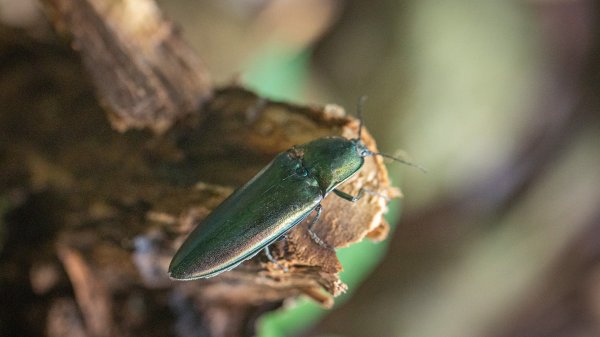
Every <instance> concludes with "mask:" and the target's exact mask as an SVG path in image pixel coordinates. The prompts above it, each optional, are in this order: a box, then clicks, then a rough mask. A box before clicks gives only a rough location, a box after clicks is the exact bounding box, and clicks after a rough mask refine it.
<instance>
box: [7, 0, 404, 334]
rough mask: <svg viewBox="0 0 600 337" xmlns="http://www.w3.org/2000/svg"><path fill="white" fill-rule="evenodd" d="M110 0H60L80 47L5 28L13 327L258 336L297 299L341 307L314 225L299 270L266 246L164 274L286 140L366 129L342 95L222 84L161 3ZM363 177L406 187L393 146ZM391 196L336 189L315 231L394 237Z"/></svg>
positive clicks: (298, 239) (279, 247) (292, 242)
mask: <svg viewBox="0 0 600 337" xmlns="http://www.w3.org/2000/svg"><path fill="white" fill-rule="evenodd" d="M106 3H107V2H104V1H96V0H88V1H69V0H56V1H55V0H48V1H46V4H47V5H48V8H50V10H51V13H52V20H53V22H54V23H56V26H57V27H59V28H60V29H59V30H60V31H62V32H67V33H68V36H70V38H71V39H72V40H71V41H72V43H71V44H72V46H73V47H75V49H76V50H77V52H78V53H77V54H74V53H72V52H71V51H69V50H68V48H67V47H66V46H65V45H64V44H63V43H61V42H57V41H52V42H47V41H44V42H41V41H38V40H35V39H31V38H29V37H27V36H26V35H25V34H23V33H22V32H16V31H11V30H7V29H2V30H1V31H0V32H1V33H0V58H1V59H2V61H3V62H1V63H0V64H2V65H3V73H5V75H6V76H3V77H2V78H0V102H2V105H3V110H4V111H3V113H2V115H1V117H0V130H1V133H0V134H1V136H0V137H1V144H0V158H2V160H1V161H0V170H1V172H3V174H2V176H1V178H0V187H1V194H0V197H1V198H2V207H0V211H1V212H2V213H1V215H2V216H3V219H4V221H3V225H4V226H3V228H4V230H3V233H4V234H0V239H3V242H4V243H3V244H2V245H1V246H0V249H1V251H0V274H1V275H2V276H1V277H0V285H1V287H0V293H1V294H0V297H1V298H3V301H5V305H4V306H3V308H2V309H0V310H2V311H1V312H0V314H1V316H0V323H1V324H0V334H1V335H14V334H15V333H23V332H26V333H29V334H47V335H49V336H67V335H68V336H117V335H118V336H139V335H144V336H165V335H173V334H176V335H182V336H183V335H185V336H188V335H201V336H251V335H253V334H254V321H255V320H256V318H258V317H259V316H260V314H262V313H264V312H266V311H269V310H273V309H275V308H277V307H279V306H280V305H281V304H282V303H283V301H285V300H288V299H293V298H295V297H297V296H299V295H307V296H309V297H311V298H313V299H314V300H316V301H317V302H319V303H321V304H323V305H324V306H330V305H331V304H332V303H333V297H335V296H337V295H339V294H340V293H342V292H344V291H345V290H346V286H345V285H344V284H343V283H342V282H341V280H340V279H339V272H340V271H341V269H342V266H341V265H340V263H339V261H338V259H337V257H336V254H335V251H334V250H331V249H326V248H323V247H321V246H319V245H317V244H316V243H314V242H313V241H312V240H311V239H310V237H309V235H308V233H307V230H306V226H307V224H306V223H302V224H300V225H298V226H297V227H296V228H294V229H293V230H292V231H291V232H290V233H289V234H288V238H287V240H286V242H278V243H276V244H274V245H273V247H272V253H273V255H274V257H275V258H276V259H277V260H278V261H279V263H280V264H282V265H285V266H286V267H287V268H288V269H289V271H288V272H284V271H282V270H281V269H280V268H279V267H278V266H276V265H274V264H273V263H271V262H269V260H268V259H267V258H266V257H265V256H264V255H262V254H259V255H258V256H256V257H255V258H253V259H252V260H249V261H246V262H244V263H243V264H242V265H240V266H239V267H237V268H235V269H234V270H232V271H230V272H226V273H223V274H220V275H219V276H217V277H213V278H210V279H206V280H199V281H193V282H174V281H171V280H170V279H169V278H168V276H167V272H166V270H167V267H168V264H169V261H170V259H171V257H172V256H173V254H174V252H175V250H176V249H177V248H178V247H179V246H180V244H181V243H182V242H183V239H184V238H185V237H186V235H187V234H188V233H189V231H190V230H191V229H192V228H193V227H194V226H196V225H197V224H198V223H199V222H201V220H202V219H203V218H204V217H205V216H206V215H207V214H208V213H210V211H211V209H213V208H214V207H216V206H217V205H218V204H219V203H220V202H221V201H222V200H224V198H225V197H227V196H228V195H229V194H230V193H231V192H232V191H233V190H234V189H235V187H237V186H240V185H241V184H243V183H244V182H246V181H247V180H249V179H250V178H251V177H252V176H253V175H254V174H256V173H257V172H258V171H259V170H260V169H261V168H262V167H264V166H265V165H266V164H267V163H268V162H269V161H270V160H271V159H272V158H273V157H274V156H275V154H277V153H278V152H281V151H284V150H286V149H288V148H289V147H291V146H292V145H294V144H301V143H305V142H307V141H310V140H312V139H315V138H318V137H323V136H327V135H339V136H344V137H347V138H351V137H356V135H357V131H358V121H357V120H356V119H354V118H351V117H348V116H346V115H345V113H344V111H343V109H342V108H340V107H337V106H334V105H328V106H325V107H306V106H297V105H292V104H288V103H283V102H273V101H270V100H268V99H265V98H262V97H259V96H257V95H256V94H254V93H252V92H251V91H248V90H246V89H244V88H242V87H239V86H235V85H234V86H229V87H225V88H220V89H214V88H213V87H212V85H211V84H210V82H209V80H208V78H209V76H208V72H207V71H206V69H205V68H204V66H203V64H202V62H201V61H200V59H199V58H198V57H197V56H196V55H195V54H194V53H193V52H192V51H191V49H190V48H189V47H188V46H187V44H186V43H185V42H184V41H183V40H182V39H181V37H180V36H179V35H178V34H177V31H176V30H174V29H173V28H172V27H173V25H172V24H171V23H169V22H168V21H166V20H165V19H164V17H163V16H162V15H161V13H160V11H159V10H158V9H157V8H156V7H155V5H154V3H152V2H150V1H129V0H122V1H111V2H109V3H110V5H106ZM140 6H141V7H140ZM131 15H140V16H141V17H139V18H137V17H136V18H134V19H132V17H131ZM79 57H80V58H79ZM80 61H82V62H81V63H80ZM82 65H83V66H82ZM86 74H87V75H86ZM88 75H89V76H88ZM16 79H18V81H16ZM94 93H95V95H96V96H97V97H98V98H97V99H95V98H94ZM98 102H101V103H102V104H101V105H99V103H98ZM101 106H102V108H101ZM106 116H108V120H109V121H110V123H108V122H107V118H106ZM115 129H116V130H118V131H120V132H116V131H115ZM125 131H127V132H125ZM362 137H363V141H364V142H365V143H366V144H367V145H368V147H369V148H370V149H372V150H373V151H375V150H376V145H375V142H374V140H373V139H372V138H371V136H370V135H369V133H368V132H364V131H363V133H362ZM361 187H364V188H367V189H370V190H374V191H377V192H379V193H380V194H382V195H384V196H387V197H388V198H393V197H396V196H398V195H399V191H398V190H397V189H395V188H393V187H390V185H389V181H388V177H387V172H386V170H385V167H384V165H383V162H382V160H381V158H380V157H368V158H366V163H365V166H364V167H363V169H362V170H361V172H360V173H359V174H357V175H356V176H355V177H353V178H352V180H351V181H349V182H347V183H346V184H345V185H343V187H342V190H344V191H346V192H348V193H352V194H356V193H357V192H358V190H359V189H360V188H361ZM387 202H388V201H387V200H386V199H385V198H382V197H379V196H373V195H367V196H366V197H364V198H362V199H361V200H359V201H358V202H356V203H354V204H352V203H349V202H347V201H344V200H341V199H340V198H334V197H329V198H327V199H326V200H325V201H324V202H323V208H324V213H323V216H322V217H321V220H320V221H319V223H318V224H317V226H316V232H317V233H318V235H319V236H320V237H321V238H323V239H324V241H326V242H327V243H328V244H329V245H331V246H333V247H336V248H337V247H346V246H348V245H350V244H352V243H355V242H359V241H361V240H362V239H363V238H364V237H365V236H367V237H369V238H371V239H373V240H381V239H383V238H385V236H386V234H387V229H388V225H387V223H386V222H385V220H384V219H383V218H382V214H383V213H384V212H385V210H386V205H387ZM4 299H5V300H4Z"/></svg>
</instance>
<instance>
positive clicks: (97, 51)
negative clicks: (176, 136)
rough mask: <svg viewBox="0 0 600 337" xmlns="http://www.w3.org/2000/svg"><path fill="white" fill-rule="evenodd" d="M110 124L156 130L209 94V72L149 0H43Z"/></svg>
mask: <svg viewBox="0 0 600 337" xmlns="http://www.w3.org/2000/svg"><path fill="white" fill-rule="evenodd" d="M44 2H45V3H46V4H47V5H48V8H49V9H50V10H51V11H52V17H53V19H54V21H55V25H56V26H58V27H59V28H61V29H63V30H66V31H67V32H68V33H69V34H70V36H72V38H73V47H74V48H75V49H76V50H78V51H79V52H80V53H81V57H82V59H83V62H84V64H85V66H86V69H87V71H88V73H89V74H90V75H91V77H92V80H93V81H94V84H95V86H96V89H97V90H98V96H99V98H100V101H101V102H102V103H103V105H104V106H105V107H106V108H107V110H108V111H109V112H110V114H109V117H110V119H111V122H112V123H113V127H115V128H116V129H118V130H121V131H125V130H127V129H129V128H151V129H153V130H154V131H156V132H163V131H165V130H166V129H168V128H169V127H170V126H171V125H172V124H173V123H174V122H175V121H177V120H178V119H180V118H182V117H184V116H186V115H188V114H190V113H191V112H193V111H196V110H198V108H199V107H200V104H201V103H202V102H203V101H204V100H206V99H207V98H208V97H210V95H211V90H212V88H211V84H210V80H209V75H208V71H207V70H206V68H205V67H204V65H203V63H202V62H201V61H200V59H199V58H198V56H197V55H196V54H195V53H194V52H193V51H192V49H191V48H190V46H189V45H188V44H187V43H186V42H185V41H183V39H182V38H181V36H180V35H179V34H178V33H177V31H176V30H175V28H174V26H173V24H172V23H171V22H169V21H167V20H166V19H165V18H164V17H163V15H162V13H161V12H160V10H159V9H158V7H157V6H156V3H154V1H152V0H136V1H132V0H119V1H104V0H85V1H81V0H45V1H44Z"/></svg>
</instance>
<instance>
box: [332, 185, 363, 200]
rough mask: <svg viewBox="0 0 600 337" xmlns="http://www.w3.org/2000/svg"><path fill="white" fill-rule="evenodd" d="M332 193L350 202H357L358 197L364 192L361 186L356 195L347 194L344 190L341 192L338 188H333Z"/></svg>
mask: <svg viewBox="0 0 600 337" xmlns="http://www.w3.org/2000/svg"><path fill="white" fill-rule="evenodd" d="M333 193H335V194H336V195H337V196H338V197H340V198H342V199H345V200H348V201H350V202H357V201H358V200H359V199H360V198H362V197H363V195H364V193H365V189H364V188H361V189H360V190H359V191H358V195H356V196H353V195H351V194H348V193H346V192H342V191H340V190H338V189H335V190H333Z"/></svg>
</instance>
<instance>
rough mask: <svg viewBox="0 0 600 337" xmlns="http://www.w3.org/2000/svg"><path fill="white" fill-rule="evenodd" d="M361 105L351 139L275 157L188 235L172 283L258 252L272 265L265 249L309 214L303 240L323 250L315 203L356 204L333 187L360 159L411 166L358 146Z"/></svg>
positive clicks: (221, 268)
mask: <svg viewBox="0 0 600 337" xmlns="http://www.w3.org/2000/svg"><path fill="white" fill-rule="evenodd" d="M363 101H364V98H362V99H361V101H360V103H359V106H358V115H359V120H360V126H359V131H358V136H357V138H354V139H346V138H343V137H337V136H332V137H324V138H319V139H316V140H313V141H311V142H308V143H306V144H302V145H296V146H293V147H292V148H291V149H289V150H287V151H285V152H282V153H280V154H278V155H277V156H276V157H275V158H274V159H273V160H272V161H271V162H270V163H269V164H268V165H267V166H266V167H265V168H263V169H262V170H261V171H260V172H259V173H258V174H256V176H254V178H252V179H251V180H250V181H249V182H247V183H246V184H245V185H244V186H242V187H240V188H239V189H237V190H236V191H235V192H233V193H232V194H231V195H230V196H229V197H228V198H227V199H225V200H224V201H223V202H222V203H221V204H220V205H219V206H217V208H215V209H214V210H213V211H212V212H211V213H210V214H209V215H208V216H207V217H206V218H205V219H204V220H203V221H202V222H201V223H200V224H199V225H198V226H197V227H196V228H195V229H194V230H193V231H192V232H191V233H190V234H189V236H188V237H187V239H186V240H185V241H184V243H183V244H182V246H181V247H180V248H179V250H178V251H177V252H176V253H175V256H174V257H173V259H172V260H171V264H170V265H169V276H170V277H171V278H172V279H175V280H195V279H199V278H208V277H212V276H215V275H217V274H220V273H222V272H224V271H228V270H231V269H233V268H234V267H236V266H237V265H239V264H240V263H242V262H243V261H245V260H247V259H250V258H252V257H253V256H255V255H256V254H258V253H259V252H260V251H261V250H263V249H264V250H265V252H266V255H267V257H268V258H269V259H270V260H272V261H273V259H272V257H271V255H270V254H269V251H268V246H269V245H270V244H271V243H273V242H275V241H277V240H278V239H280V238H283V237H284V236H285V234H286V233H287V232H288V231H289V230H291V229H292V228H294V226H296V225H298V224H299V223H300V222H302V221H303V220H304V219H306V218H307V217H308V216H309V215H310V214H311V213H312V212H316V214H315V216H314V217H313V218H312V219H311V222H310V225H309V229H308V231H309V234H310V235H311V237H312V239H313V240H314V241H315V242H316V243H318V244H320V245H322V246H326V244H325V243H324V242H323V241H322V240H321V239H319V237H318V236H317V235H316V234H315V233H314V232H313V231H312V227H313V225H314V224H315V223H316V222H317V220H318V219H319V216H320V214H321V209H322V208H321V201H322V200H323V199H324V198H325V197H326V196H327V195H328V194H329V193H331V192H333V193H334V194H336V195H337V196H339V197H341V198H344V199H346V200H349V201H353V202H354V201H356V200H358V199H360V197H361V196H362V195H363V192H364V190H361V191H360V192H359V194H358V195H357V196H352V195H350V194H347V193H345V192H342V191H340V190H338V189H337V187H338V186H339V185H340V184H342V183H343V182H345V181H346V180H348V179H349V178H350V177H352V176H354V175H355V174H356V173H357V172H358V171H359V170H360V169H361V167H362V166H363V164H364V158H365V157H368V156H373V155H381V156H385V157H389V158H391V159H394V160H396V161H400V162H403V163H405V164H408V165H413V164H411V163H409V162H406V161H403V160H401V159H398V158H394V157H391V156H388V155H385V154H382V153H376V152H371V151H370V150H369V149H367V147H366V146H365V145H364V144H363V142H362V141H361V132H362V124H363V122H362V117H361V113H360V110H361V106H362V102H363ZM413 166H414V165H413ZM273 262H275V261H273ZM275 263H276V262H275Z"/></svg>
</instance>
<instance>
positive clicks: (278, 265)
mask: <svg viewBox="0 0 600 337" xmlns="http://www.w3.org/2000/svg"><path fill="white" fill-rule="evenodd" d="M264 250H265V255H266V256H267V259H269V261H270V262H271V263H272V264H274V265H276V266H277V267H279V269H281V270H283V271H284V272H286V273H287V272H288V268H287V267H286V266H284V265H282V264H281V263H279V262H278V261H277V260H275V258H274V257H273V255H271V251H270V250H269V246H266V247H265V248H264Z"/></svg>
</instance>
